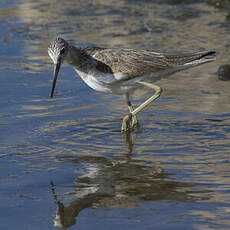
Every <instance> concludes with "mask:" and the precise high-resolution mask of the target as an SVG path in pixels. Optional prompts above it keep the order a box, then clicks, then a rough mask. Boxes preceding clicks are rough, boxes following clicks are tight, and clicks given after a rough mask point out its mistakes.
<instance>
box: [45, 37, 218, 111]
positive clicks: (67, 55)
mask: <svg viewBox="0 0 230 230" xmlns="http://www.w3.org/2000/svg"><path fill="white" fill-rule="evenodd" d="M48 53H49V55H50V57H51V58H52V60H53V62H54V65H55V69H54V81H53V88H52V93H51V97H53V93H54V89H55V84H56V79H57V75H58V72H59V69H60V66H61V64H62V63H63V61H64V60H65V61H66V62H67V63H68V64H70V65H71V66H73V68H74V69H75V70H76V72H77V73H78V75H79V76H80V77H81V78H82V80H83V81H84V82H85V83H86V84H88V85H89V86H90V87H91V88H93V89H95V90H97V91H101V92H105V93H113V94H124V95H126V98H127V103H128V105H130V106H129V109H130V112H131V114H133V115H135V114H136V113H137V112H139V110H140V109H138V108H139V107H138V108H137V109H136V112H135V110H134V109H133V107H132V106H131V102H130V101H129V94H130V93H132V92H133V91H134V90H135V89H137V88H139V87H142V86H147V87H149V88H152V89H154V90H155V91H159V92H160V91H161V89H160V87H158V86H155V85H153V84H152V83H153V82H155V81H157V80H159V79H161V78H165V77H168V76H170V75H171V74H173V73H175V72H178V71H180V70H184V69H188V68H190V67H193V66H198V65H201V64H204V63H207V62H210V61H213V60H215V58H214V57H213V56H214V55H215V52H214V51H204V52H198V53H184V54H177V55H172V54H163V53H156V52H153V51H150V50H133V49H123V48H103V47H86V48H78V47H74V46H71V45H69V44H68V43H67V42H66V41H65V40H64V39H63V38H60V37H59V38H56V39H55V40H53V41H52V42H51V44H50V46H49V47H48ZM159 92H158V93H157V94H159V95H160V93H159ZM157 97H159V96H157ZM157 97H156V98H157ZM156 98H155V97H154V100H155V99H156ZM148 103H149V102H148ZM142 107H143V106H142ZM144 107H145V106H144Z"/></svg>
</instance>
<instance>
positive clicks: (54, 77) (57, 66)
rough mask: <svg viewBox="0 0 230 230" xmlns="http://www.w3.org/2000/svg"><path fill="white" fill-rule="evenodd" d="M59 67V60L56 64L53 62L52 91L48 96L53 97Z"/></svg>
mask: <svg viewBox="0 0 230 230" xmlns="http://www.w3.org/2000/svg"><path fill="white" fill-rule="evenodd" d="M60 67H61V62H58V63H57V64H54V75H53V86H52V92H51V95H50V97H51V98H53V96H54V89H55V86H56V81H57V77H58V72H59V70H60Z"/></svg>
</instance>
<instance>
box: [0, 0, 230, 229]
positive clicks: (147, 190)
mask: <svg viewBox="0 0 230 230" xmlns="http://www.w3.org/2000/svg"><path fill="white" fill-rule="evenodd" d="M0 27H1V31H0V44H1V52H0V82H1V83H0V85H1V87H0V165H1V167H0V199H1V207H2V210H1V214H0V227H1V229H16V228H17V229H31V230H35V229H44V230H45V229H56V228H63V229H79V230H80V229H84V230H87V229H108V228H109V229H111V230H112V229H116V230H117V229H125V230H126V229H159V230H165V229H176V230H180V229H183V230H184V229H189V230H191V229H192V230H193V229H202V230H207V229H212V230H213V229H229V228H230V215H229V214H230V197H229V191H230V179H229V176H230V171H229V168H230V157H229V154H230V150H229V147H230V144H229V143H230V142H229V137H230V134H229V132H230V103H229V99H230V95H229V88H230V82H228V81H221V80H220V79H218V76H217V75H218V74H217V70H218V68H219V67H220V66H222V65H226V64H229V62H230V57H229V47H230V32H229V31H230V30H229V29H230V1H229V0H223V1H221V0H219V1H218V0H194V1H192V0H185V1H181V0H156V1H151V0H142V1H141V0H107V1H105V0H66V1H60V0H47V1H45V0H37V1H30V0H24V1H23V0H11V1H9V0H0ZM57 36H61V37H63V38H65V39H66V40H68V41H69V42H70V43H71V44H73V45H75V46H79V47H85V46H94V45H95V46H104V47H126V48H134V49H153V50H154V51H156V52H167V53H172V54H173V53H180V52H193V51H202V50H215V51H217V60H216V61H215V62H212V63H209V64H205V65H202V66H199V67H196V68H193V69H190V70H186V71H183V72H179V73H177V74H175V75H173V76H171V77H170V78H168V79H163V80H161V81H159V82H158V83H157V84H158V85H160V86H161V87H162V88H163V94H162V96H161V98H160V99H158V100H157V101H156V102H154V103H152V104H151V105H150V106H149V108H148V109H146V110H145V111H144V112H142V113H140V115H139V121H140V127H139V128H138V130H135V131H133V132H129V133H127V135H121V133H120V126H121V121H122V117H123V116H124V115H125V114H127V112H128V111H127V106H126V104H125V102H124V100H123V98H122V97H120V96H115V95H106V94H101V93H99V92H96V91H93V90H92V89H90V88H89V87H88V86H87V85H85V83H84V82H82V80H81V79H80V78H79V77H78V76H77V74H76V73H75V72H74V70H73V69H72V68H70V67H68V66H64V67H62V69H61V71H60V76H59V79H58V82H57V86H56V92H55V97H54V99H50V98H49V95H50V91H51V84H52V71H53V65H52V61H51V60H50V58H49V57H48V54H47V47H48V45H49V43H50V42H51V41H52V39H54V38H55V37H57ZM150 95H151V92H148V91H137V92H136V94H135V96H134V97H133V102H134V104H136V105H138V104H140V103H141V102H143V101H144V100H145V99H146V98H147V97H148V96H150Z"/></svg>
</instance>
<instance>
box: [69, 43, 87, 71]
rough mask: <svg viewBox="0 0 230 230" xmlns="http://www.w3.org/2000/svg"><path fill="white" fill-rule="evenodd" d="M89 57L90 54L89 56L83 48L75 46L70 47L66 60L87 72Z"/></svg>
mask: <svg viewBox="0 0 230 230" xmlns="http://www.w3.org/2000/svg"><path fill="white" fill-rule="evenodd" d="M88 59H89V56H87V55H86V54H85V53H84V51H83V50H82V49H80V48H78V47H75V46H70V47H69V52H68V55H67V57H66V61H67V63H68V64H69V65H71V66H73V67H74V68H76V69H77V70H79V71H82V72H87V69H88V61H87V60H88Z"/></svg>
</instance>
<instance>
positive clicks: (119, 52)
mask: <svg viewBox="0 0 230 230" xmlns="http://www.w3.org/2000/svg"><path fill="white" fill-rule="evenodd" d="M91 55H92V57H93V58H94V59H96V60H97V61H98V62H99V64H98V66H97V68H99V69H100V70H101V69H102V68H103V64H104V65H105V66H108V67H109V68H110V70H111V71H112V73H122V74H124V75H126V76H127V77H128V78H131V77H137V76H142V75H147V74H150V73H154V72H158V71H161V70H164V69H166V68H168V63H167V61H166V59H165V56H163V55H162V54H158V53H154V52H148V51H136V50H132V49H98V50H95V52H92V53H91Z"/></svg>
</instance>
